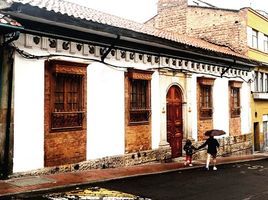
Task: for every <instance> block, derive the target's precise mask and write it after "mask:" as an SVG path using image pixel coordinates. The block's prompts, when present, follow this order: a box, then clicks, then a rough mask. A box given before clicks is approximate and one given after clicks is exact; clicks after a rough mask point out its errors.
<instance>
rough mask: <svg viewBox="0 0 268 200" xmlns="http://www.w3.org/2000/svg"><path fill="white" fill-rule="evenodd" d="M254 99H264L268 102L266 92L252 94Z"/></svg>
mask: <svg viewBox="0 0 268 200" xmlns="http://www.w3.org/2000/svg"><path fill="white" fill-rule="evenodd" d="M252 94H253V98H254V99H264V100H268V93H267V92H253V93H252Z"/></svg>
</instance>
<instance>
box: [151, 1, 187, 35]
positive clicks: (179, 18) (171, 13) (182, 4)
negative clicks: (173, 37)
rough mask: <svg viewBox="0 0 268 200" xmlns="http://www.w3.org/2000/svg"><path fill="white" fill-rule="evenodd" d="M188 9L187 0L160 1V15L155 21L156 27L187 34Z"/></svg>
mask: <svg viewBox="0 0 268 200" xmlns="http://www.w3.org/2000/svg"><path fill="white" fill-rule="evenodd" d="M186 8H187V1H185V0H159V1H158V15H157V17H156V18H155V20H154V24H155V27H156V28H159V29H165V30H168V31H174V32H177V33H185V32H186V11H187V10H186ZM148 23H150V22H148Z"/></svg>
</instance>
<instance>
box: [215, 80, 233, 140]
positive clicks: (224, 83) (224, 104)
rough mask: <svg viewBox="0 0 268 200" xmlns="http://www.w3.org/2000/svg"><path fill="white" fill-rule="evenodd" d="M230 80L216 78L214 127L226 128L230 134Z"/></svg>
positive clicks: (227, 133)
mask: <svg viewBox="0 0 268 200" xmlns="http://www.w3.org/2000/svg"><path fill="white" fill-rule="evenodd" d="M228 81H229V80H228V79H227V78H217V79H215V82H214V86H213V128H215V129H220V130H224V131H225V132H226V135H225V136H228V135H229V118H230V117H229V112H230V111H229V85H228V83H229V82H228Z"/></svg>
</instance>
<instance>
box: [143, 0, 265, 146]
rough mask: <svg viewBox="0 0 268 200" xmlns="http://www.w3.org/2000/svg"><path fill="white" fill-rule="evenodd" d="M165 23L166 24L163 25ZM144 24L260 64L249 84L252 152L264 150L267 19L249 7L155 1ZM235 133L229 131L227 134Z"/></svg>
mask: <svg viewBox="0 0 268 200" xmlns="http://www.w3.org/2000/svg"><path fill="white" fill-rule="evenodd" d="M166 22H170V23H169V24H167V23H166ZM147 24H148V25H151V26H154V27H156V28H162V29H165V30H170V31H174V32H178V33H186V34H187V35H190V36H193V37H198V38H201V39H203V40H205V41H208V42H211V43H214V44H217V45H220V46H222V47H226V48H230V49H232V50H233V51H235V52H237V53H240V54H243V55H246V56H247V57H248V58H249V59H255V60H258V61H259V62H260V64H259V66H258V67H257V68H256V69H255V73H254V74H253V78H252V84H251V93H252V95H251V108H252V117H251V118H252V121H251V127H252V128H251V129H252V131H251V132H252V139H253V140H252V141H253V143H254V150H256V151H260V150H265V149H266V148H267V139H266V138H267V130H266V129H267V108H268V105H267V103H268V102H267V101H266V100H267V99H266V96H265V95H266V93H267V89H266V88H267V87H266V85H267V84H266V82H267V80H266V79H267V78H266V75H267V64H266V63H267V30H266V25H267V18H266V17H265V16H263V15H262V14H260V13H258V12H257V11H255V10H253V9H251V8H243V9H241V10H232V9H221V8H216V7H213V6H212V5H205V7H202V6H189V5H187V1H186V0H176V1H171V0H170V1H169V0H167V1H165V0H159V1H158V14H157V15H156V16H155V17H154V18H152V19H151V20H149V21H148V22H147ZM236 133H237V131H236V130H234V131H231V135H233V134H236Z"/></svg>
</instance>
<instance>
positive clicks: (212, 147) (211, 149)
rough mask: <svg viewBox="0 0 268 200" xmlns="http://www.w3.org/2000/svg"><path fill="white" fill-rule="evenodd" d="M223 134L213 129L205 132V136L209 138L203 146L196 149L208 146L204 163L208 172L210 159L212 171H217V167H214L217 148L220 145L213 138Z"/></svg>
mask: <svg viewBox="0 0 268 200" xmlns="http://www.w3.org/2000/svg"><path fill="white" fill-rule="evenodd" d="M223 134H225V132H224V131H222V130H216V129H213V130H210V131H207V132H206V133H205V135H206V136H209V138H208V139H207V140H206V142H205V143H204V144H202V145H201V146H200V147H198V148H197V149H198V150H199V149H202V148H204V147H206V146H208V149H207V161H206V169H207V170H209V163H210V158H211V157H212V159H213V170H217V167H216V157H217V148H219V146H220V144H219V142H218V140H216V139H215V138H214V136H218V135H223Z"/></svg>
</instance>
